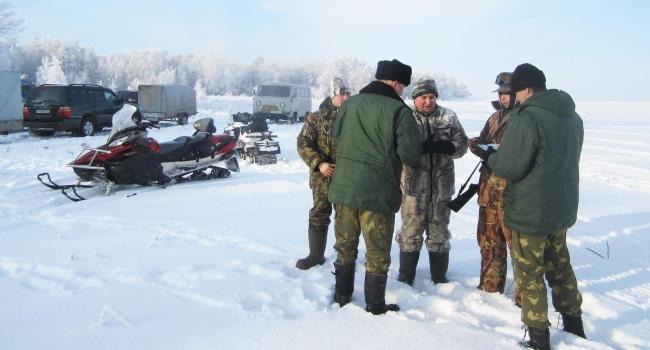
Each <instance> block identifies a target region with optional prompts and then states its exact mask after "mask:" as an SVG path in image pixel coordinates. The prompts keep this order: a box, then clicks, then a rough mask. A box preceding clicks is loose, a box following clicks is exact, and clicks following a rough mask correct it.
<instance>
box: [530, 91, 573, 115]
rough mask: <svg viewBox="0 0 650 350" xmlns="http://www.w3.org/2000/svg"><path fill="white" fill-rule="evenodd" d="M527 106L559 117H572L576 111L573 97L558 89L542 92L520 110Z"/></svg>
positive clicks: (532, 97) (531, 98)
mask: <svg viewBox="0 0 650 350" xmlns="http://www.w3.org/2000/svg"><path fill="white" fill-rule="evenodd" d="M527 106H535V107H538V108H542V109H545V110H547V111H549V112H551V113H553V114H556V115H558V116H572V115H573V113H575V110H576V104H575V102H573V99H572V98H571V96H569V94H567V93H566V92H564V91H562V90H557V89H550V90H545V91H540V92H538V93H536V94H534V95H533V96H531V97H530V98H528V100H526V101H525V102H524V103H522V104H521V106H520V107H519V108H520V109H524V108H526V107H527Z"/></svg>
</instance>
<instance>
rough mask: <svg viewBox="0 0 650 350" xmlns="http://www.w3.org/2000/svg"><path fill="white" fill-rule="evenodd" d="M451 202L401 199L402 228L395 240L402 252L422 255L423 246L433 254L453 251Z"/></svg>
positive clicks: (419, 198) (405, 196)
mask: <svg viewBox="0 0 650 350" xmlns="http://www.w3.org/2000/svg"><path fill="white" fill-rule="evenodd" d="M449 199H450V198H447V199H440V200H434V201H431V200H427V198H426V197H414V196H407V195H404V196H402V210H401V215H402V228H401V229H400V231H399V233H398V234H397V237H395V241H396V242H397V243H398V244H399V249H400V251H402V252H419V251H420V250H421V249H422V244H423V243H424V242H426V245H427V250H428V251H430V252H434V253H446V252H448V251H449V250H450V249H451V243H449V240H450V239H451V233H450V232H449V215H450V213H451V211H450V209H449V208H447V203H449ZM425 233H426V240H424V238H423V235H424V234H425Z"/></svg>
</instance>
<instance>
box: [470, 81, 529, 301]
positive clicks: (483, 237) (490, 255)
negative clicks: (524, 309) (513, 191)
mask: <svg viewBox="0 0 650 350" xmlns="http://www.w3.org/2000/svg"><path fill="white" fill-rule="evenodd" d="M511 77H512V73H510V72H502V73H499V74H498V75H497V78H496V81H495V84H497V85H498V86H499V88H498V89H497V90H495V91H494V92H497V93H498V94H499V99H498V100H497V101H492V106H493V107H494V108H495V109H496V111H495V112H494V113H492V115H491V116H490V117H489V118H488V120H487V122H486V123H485V126H484V127H483V130H481V134H480V135H479V136H478V137H475V138H472V139H470V140H469V149H470V151H472V153H474V154H475V155H477V156H480V153H479V148H478V146H477V145H479V144H500V143H501V139H502V138H503V134H504V132H505V131H506V128H507V126H508V121H510V111H511V110H512V106H513V105H514V102H515V96H514V93H513V92H512V90H511V89H510V79H511ZM505 187H506V180H505V179H503V178H501V177H498V176H497V175H495V174H494V172H493V171H492V170H491V169H490V168H489V167H487V166H485V165H484V166H482V167H481V177H480V180H479V191H478V204H479V211H478V225H477V227H476V238H477V241H478V246H479V249H480V251H481V277H480V279H479V284H478V288H479V289H481V290H483V291H486V292H489V293H503V292H504V290H505V285H506V274H507V272H508V265H507V262H508V250H510V252H512V248H511V237H512V231H511V230H510V228H508V226H506V225H505V222H504V221H503V215H504V211H503V191H504V190H505ZM514 299H515V303H516V304H517V305H521V297H520V295H519V290H518V289H517V288H516V287H515V298H514Z"/></svg>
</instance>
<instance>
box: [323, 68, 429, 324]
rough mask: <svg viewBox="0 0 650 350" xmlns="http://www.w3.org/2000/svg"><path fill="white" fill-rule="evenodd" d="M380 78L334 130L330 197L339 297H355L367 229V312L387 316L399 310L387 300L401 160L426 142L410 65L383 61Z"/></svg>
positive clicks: (411, 158) (352, 102)
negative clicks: (407, 93)
mask: <svg viewBox="0 0 650 350" xmlns="http://www.w3.org/2000/svg"><path fill="white" fill-rule="evenodd" d="M375 78H376V79H377V80H376V81H373V82H371V83H370V84H369V85H367V86H366V87H364V88H363V89H361V90H360V91H359V94H358V95H356V96H353V97H350V99H348V101H347V102H346V103H345V104H343V106H341V108H340V109H339V112H338V116H337V119H336V122H335V123H334V129H333V135H334V144H335V146H336V171H335V172H334V177H333V179H332V183H331V185H330V188H329V194H328V198H329V200H330V202H332V203H334V205H335V210H336V214H335V219H334V220H335V221H334V234H335V236H336V244H335V245H334V249H335V250H336V252H337V253H338V254H337V258H336V262H335V263H334V268H335V275H336V285H335V293H334V301H335V302H337V303H339V305H341V306H343V305H345V304H347V303H349V302H350V299H351V297H352V292H353V289H354V266H355V261H356V258H357V252H358V250H357V247H358V245H359V235H360V233H361V232H362V233H363V238H364V241H365V245H366V276H365V284H364V292H365V299H366V305H367V306H366V311H368V312H371V313H373V314H383V313H386V312H387V311H397V310H399V307H398V306H397V305H395V304H389V305H386V302H385V299H384V296H385V293H386V278H387V273H388V267H389V266H390V248H391V240H392V237H393V229H394V226H395V213H396V212H397V211H398V210H399V207H400V204H401V195H402V194H401V191H400V174H401V172H402V165H403V164H408V163H413V162H415V161H416V160H417V159H418V157H419V155H420V153H421V152H422V144H421V141H420V134H419V132H418V128H417V125H416V124H415V119H414V118H413V111H412V110H411V109H410V108H409V107H408V106H407V105H406V104H405V103H404V101H403V100H402V98H401V97H400V96H401V95H402V93H403V92H404V88H405V87H406V86H407V85H409V84H410V82H411V67H410V66H408V65H405V64H403V63H402V62H400V61H398V60H392V61H380V62H379V63H378V64H377V72H376V74H375Z"/></svg>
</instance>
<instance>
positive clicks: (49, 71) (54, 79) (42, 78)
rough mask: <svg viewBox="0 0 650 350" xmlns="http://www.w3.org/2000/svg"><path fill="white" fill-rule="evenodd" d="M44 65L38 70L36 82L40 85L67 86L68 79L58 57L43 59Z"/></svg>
mask: <svg viewBox="0 0 650 350" xmlns="http://www.w3.org/2000/svg"><path fill="white" fill-rule="evenodd" d="M42 62H43V64H41V66H40V67H38V69H37V70H36V82H37V83H38V84H67V83H68V78H66V76H65V73H64V72H63V67H62V66H61V61H59V59H58V58H56V56H51V57H43V60H42Z"/></svg>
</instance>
